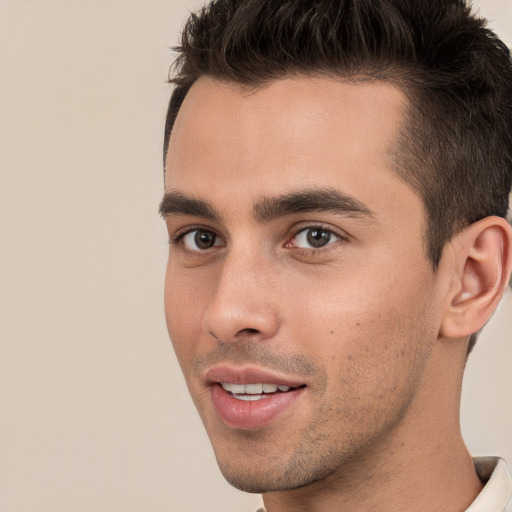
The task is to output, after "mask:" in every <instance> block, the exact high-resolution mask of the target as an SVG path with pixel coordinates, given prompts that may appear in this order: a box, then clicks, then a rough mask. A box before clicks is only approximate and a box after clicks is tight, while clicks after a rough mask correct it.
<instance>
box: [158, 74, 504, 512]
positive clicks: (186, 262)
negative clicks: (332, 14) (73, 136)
mask: <svg viewBox="0 0 512 512" xmlns="http://www.w3.org/2000/svg"><path fill="white" fill-rule="evenodd" d="M407 106H408V103H407V99H406V98H405V95H404V94H403V93H402V92H401V91H400V90H399V89H398V88H396V87H395V86H393V85H391V84H389V83H386V82H382V81H381V82H365V83H357V84H354V83H351V82H348V81H335V80H331V79H328V78H311V77H310V78H305V77H293V78H287V79H281V80H275V81H272V82H270V83H268V84H265V85H262V86H259V87H258V88H256V89H247V88H242V87H241V86H238V85H235V84H230V83H224V82H220V81H217V80H214V79H212V78H208V77H201V78H200V79H199V80H198V81H197V82H196V83H195V84H194V85H193V87H192V89H191V90H190V92H189V93H188V95H187V97H186V99H185V102H184V104H183V105H182V107H181V110H180V112H179V115H178V118H177V120H176V123H175V126H174V129H173V132H172V134H171V138H170V144H169V152H168V157H167V162H166V194H167V197H168V198H170V199H169V201H168V208H164V212H163V213H164V217H165V220H166V224H167V229H168V232H169V238H170V240H171V244H170V255H169V263H168V268H167V276H166V288H165V309H166V318H167V325H168V329H169V333H170V336H171V339H172V342H173V345H174V348H175V351H176V354H177V357H178V360H179V362H180V365H181V368H182V370H183V373H184V376H185V379H186V382H187V385H188V387H189V390H190V393H191V395H192V398H193V400H194V402H195V404H196V406H197V408H198V411H199V413H200V415H201V418H202V420H203V422H204V424H205V427H206V430H207V432H208V434H209V436H210V439H211V442H212V445H213V448H214V450H215V454H216V457H217V460H218V463H219V466H220V468H221V471H222V472H223V474H224V476H225V477H226V479H227V480H228V481H229V482H231V483H232V484H233V485H235V486H236V487H238V488H240V489H243V490H247V491H250V492H261V493H263V494H264V502H265V506H266V508H267V511H268V512H291V511H294V512H297V511H302V510H304V511H309V512H323V511H326V512H327V511H329V512H332V510H340V511H341V510H350V511H351V512H363V511H364V512H370V511H375V510H379V512H386V511H393V512H400V511H408V512H410V511H411V510H415V511H417V512H421V511H429V512H431V511H434V510H435V511H446V512H448V511H450V512H455V511H462V510H465V509H466V508H467V507H468V506H469V505H470V503H471V502H472V501H473V500H474V498H475V496H476V495H477V494H478V492H479V491H480V490H481V487H482V484H481V482H480V481H479V479H478V477H477V476H476V474H475V471H474V468H473V465H472V460H471V457H470V455H469V454H468V452H467V449H466V447H465V445H464V442H463V440H462V437H461V434H460V426H459V401H460V390H461V381H462V374H463V370H464V364H465V359H466V350H467V343H468V336H469V335H470V334H471V333H472V332H474V331H476V330H478V329H479V328H480V327H481V326H483V325H484V324H485V322H486V321H487V319H488V318H489V316H490V315H491V314H492V311H493V310H494V308H495V307H496V305H497V303H498V301H499V299H500V297H501V295H502V293H503V289H504V287H505V285H506V282H507V279H508V276H509V274H510V266H511V256H510V252H511V251H510V246H511V234H510V227H509V226H508V225H507V223H506V221H504V219H500V218H496V217H490V218H487V219H484V220H482V221H480V222H479V223H476V224H474V225H472V226H470V227H468V228H467V229H465V230H464V231H462V232H461V233H459V234H457V235H456V236H455V237H454V238H453V239H452V241H451V242H450V243H449V244H447V245H446V247H445V250H444V252H443V257H442V259H441V263H440V266H439V268H438V269H437V271H434V269H433V267H432V264H431V262H430V261H429V260H428V259H427V256H426V248H425V244H424V238H423V235H424V233H425V229H426V218H425V211H424V208H423V204H422V201H421V199H420V197H419V196H418V195H417V194H416V193H415V192H414V191H413V190H412V189H411V188H410V187H409V186H408V185H407V184H406V183H405V182H403V181H402V180H401V179H400V178H399V177H398V175H397V174H396V173H395V171H394V170H393V169H394V165H395V164H394V159H393V152H394V150H395V145H396V141H397V138H398V137H399V133H400V130H401V129H402V128H403V123H404V119H405V115H406V112H407ZM325 193H332V195H333V196H335V197H342V198H344V201H341V203H340V205H339V207H334V206H333V207H330V208H328V209H325V208H322V207H321V206H319V205H318V204H316V203H315V198H318V197H319V196H321V195H322V194H324V196H325ZM290 195H294V197H296V198H298V201H299V203H300V204H302V206H301V207H300V208H299V209H298V211H292V210H291V209H290V208H282V207H281V208H279V207H277V208H274V210H272V209H270V211H269V208H268V207H267V213H266V214H262V213H261V212H262V210H265V208H264V206H265V205H267V206H268V204H272V205H276V204H278V205H281V204H282V201H281V202H280V199H282V198H283V197H290ZM173 197H174V198H176V197H179V198H183V197H185V198H186V199H187V201H188V202H187V205H189V206H190V204H192V203H191V201H190V200H196V203H198V202H199V204H200V205H202V206H203V208H202V209H198V208H197V207H196V208H191V209H190V208H188V209H187V208H184V207H183V205H182V204H181V205H180V204H178V205H177V204H176V201H174V202H173V200H172V198H173ZM308 198H309V199H311V198H312V200H310V201H309V206H307V203H308ZM301 201H302V203H301ZM196 203H193V204H196ZM164 204H165V200H164ZM304 204H306V206H304ZM315 204H316V206H315ZM169 205H170V206H169ZM331 206H332V205H331ZM215 365H227V366H230V367H232V368H235V369H243V368H247V367H250V368H255V369H265V370H269V371H272V372H275V373H277V374H279V375H282V376H286V377H287V378H290V379H293V380H294V381H297V382H301V383H302V384H303V385H304V386H305V387H304V389H303V391H302V393H301V396H300V399H299V400H298V401H297V403H295V404H293V405H292V406H291V407H289V408H287V409H286V410H285V411H284V412H283V413H282V414H280V415H278V416H277V417H276V418H275V419H274V420H273V421H272V422H271V423H270V424H268V425H266V426H264V427H262V428H259V429H244V428H234V427H232V426H229V425H227V424H226V423H225V422H224V421H223V420H222V418H221V417H219V415H218V414H217V412H216V410H215V407H214V405H213V403H212V399H211V393H210V391H211V389H210V388H211V383H209V382H207V379H206V378H205V375H206V373H207V372H208V370H209V369H211V368H212V367H214V366H215Z"/></svg>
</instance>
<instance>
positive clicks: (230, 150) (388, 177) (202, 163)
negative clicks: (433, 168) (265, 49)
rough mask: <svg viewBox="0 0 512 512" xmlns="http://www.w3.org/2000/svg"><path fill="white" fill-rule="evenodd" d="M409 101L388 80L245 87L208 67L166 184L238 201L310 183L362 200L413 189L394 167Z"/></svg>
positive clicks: (182, 124) (193, 93)
mask: <svg viewBox="0 0 512 512" xmlns="http://www.w3.org/2000/svg"><path fill="white" fill-rule="evenodd" d="M406 108H407V100H406V98H405V95H404V94H403V93H402V91H401V90H400V89H398V88H397V87H395V86H393V85H392V84H390V83H388V82H384V81H373V82H359V83H353V82H349V81H336V80H334V79H330V78H305V77H297V78H286V79H280V80H275V81H271V82H269V83H267V84H264V85H261V86H259V87H257V88H253V89H248V88H244V87H242V86H239V85H236V84H232V83H224V82H220V81H218V80H215V79H212V78H209V77H201V78H200V79H199V80H198V81H197V82H196V83H195V84H194V85H193V86H192V88H191V90H190V91H189V93H188V95H187V97H186V98H185V101H184V103H183V105H182V107H181V109H180V112H179V114H178V116H177V119H176V122H175V125H174V128H173V131H172V133H171V138H170V142H169V152H168V155H167V161H166V189H167V190H168V191H169V190H172V191H180V192H184V193H186V194H187V195H193V196H195V197H208V198H211V199H212V201H213V202H215V201H218V202H219V203H220V204H222V205H223V206H224V207H225V208H226V209H232V210H233V211H235V210H236V209H237V208H238V209H239V207H241V206H242V205H243V204H247V203H251V202H254V198H255V197H265V196H270V195H272V196H275V195H277V194H286V193H288V192H289V191H290V190H291V189H294V188H298V189H303V188H305V187H309V188H312V187H319V188H333V187H337V188H339V189H341V190H342V191H343V192H344V193H347V194H350V195H352V196H354V197H357V198H358V199H360V200H362V201H363V202H366V201H373V200H375V199H379V197H380V199H379V200H380V201H381V202H386V201H389V200H392V198H391V196H390V195H389V194H385V193H384V189H389V188H392V189H394V193H395V194H399V195H400V194H403V193H405V194H413V195H415V194H414V193H413V192H412V191H411V190H410V189H409V187H408V186H406V185H405V184H404V183H403V182H402V181H401V180H400V179H399V178H398V176H397V175H396V174H395V172H393V171H392V168H393V158H392V155H393V150H394V147H395V142H396V140H397V137H398V136H399V134H400V131H401V130H402V127H403V118H404V112H405V110H406ZM393 200H396V198H394V199H393Z"/></svg>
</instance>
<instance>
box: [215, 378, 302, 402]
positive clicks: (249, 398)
mask: <svg viewBox="0 0 512 512" xmlns="http://www.w3.org/2000/svg"><path fill="white" fill-rule="evenodd" d="M219 384H220V386H221V387H222V389H223V390H224V391H226V392H227V393H228V394H229V395H231V396H232V397H233V398H236V399H237V400H243V401H246V402H255V401H257V400H264V399H267V398H270V397H272V396H274V395H276V394H281V393H288V392H289V391H295V390H296V389H299V388H304V387H306V385H305V384H303V385H302V386H299V387H292V386H286V385H284V384H263V383H257V384H235V383H232V382H220V383H219Z"/></svg>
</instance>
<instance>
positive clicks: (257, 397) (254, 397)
mask: <svg viewBox="0 0 512 512" xmlns="http://www.w3.org/2000/svg"><path fill="white" fill-rule="evenodd" d="M233 397H234V398H236V399H238V400H244V401H246V402H254V401H256V400H261V399H262V398H263V395H239V394H235V393H233Z"/></svg>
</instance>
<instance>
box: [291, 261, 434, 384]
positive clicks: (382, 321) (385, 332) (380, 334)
mask: <svg viewBox="0 0 512 512" xmlns="http://www.w3.org/2000/svg"><path fill="white" fill-rule="evenodd" d="M355 275H356V274H355V273H352V274H351V275H350V277H347V276H345V277H344V278H340V279H337V281H336V283H335V284H329V282H328V281H324V282H322V283H319V284H320V286H314V285H313V284H311V285H310V286H309V287H308V290H309V292H308V294H307V296H306V298H304V297H305V296H304V294H302V295H300V297H301V302H300V303H298V302H297V303H294V304H293V305H292V307H291V309H290V310H289V311H290V318H291V317H294V318H297V319H299V322H298V324H297V323H296V327H297V330H296V331H295V335H294V336H293V337H294V338H295V339H300V340H301V344H302V349H303V350H305V351H307V352H308V353H309V355H310V357H314V358H315V359H321V360H322V363H323V364H324V365H325V366H326V367H327V368H329V372H330V373H331V374H332V375H340V376H343V377H342V378H348V376H349V375H351V374H354V373H359V372H360V371H361V370H360V369H361V368H362V369H364V373H363V374H362V375H360V377H361V378H362V379H363V380H366V381H371V380H374V381H375V382H374V384H375V385H376V386H378V385H379V383H378V379H379V378H385V379H388V381H389V382H390V383H393V382H394V383H395V384H396V382H397V381H399V380H402V379H404V378H406V375H407V373H408V372H407V370H406V369H405V368H404V367H405V366H407V367H409V368H412V367H416V366H417V365H421V364H423V363H422V361H424V359H425V356H426V354H427V353H428V352H429V350H430V349H431V347H432V345H433V343H434V342H435V340H436V337H437V328H438V326H437V317H436V314H435V309H434V303H433V302H432V300H433V299H432V294H429V293H427V292H426V290H430V291H432V279H431V277H430V276H429V274H428V272H425V273H424V275H423V276H421V271H420V270H418V271H417V272H416V273H415V274H414V273H413V274H410V275H407V276H406V275H405V273H402V274H399V273H398V272H396V273H395V274H393V275H392V274H390V273H388V274H387V275H386V276H385V277H384V278H383V277H382V275H380V276H378V275H374V276H372V275H370V273H367V275H366V276H359V277H360V279H355V278H354V276H355ZM333 282H334V281H333V280H332V281H331V283H333ZM397 290H399V291H400V293H397ZM390 385H393V384H390Z"/></svg>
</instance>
